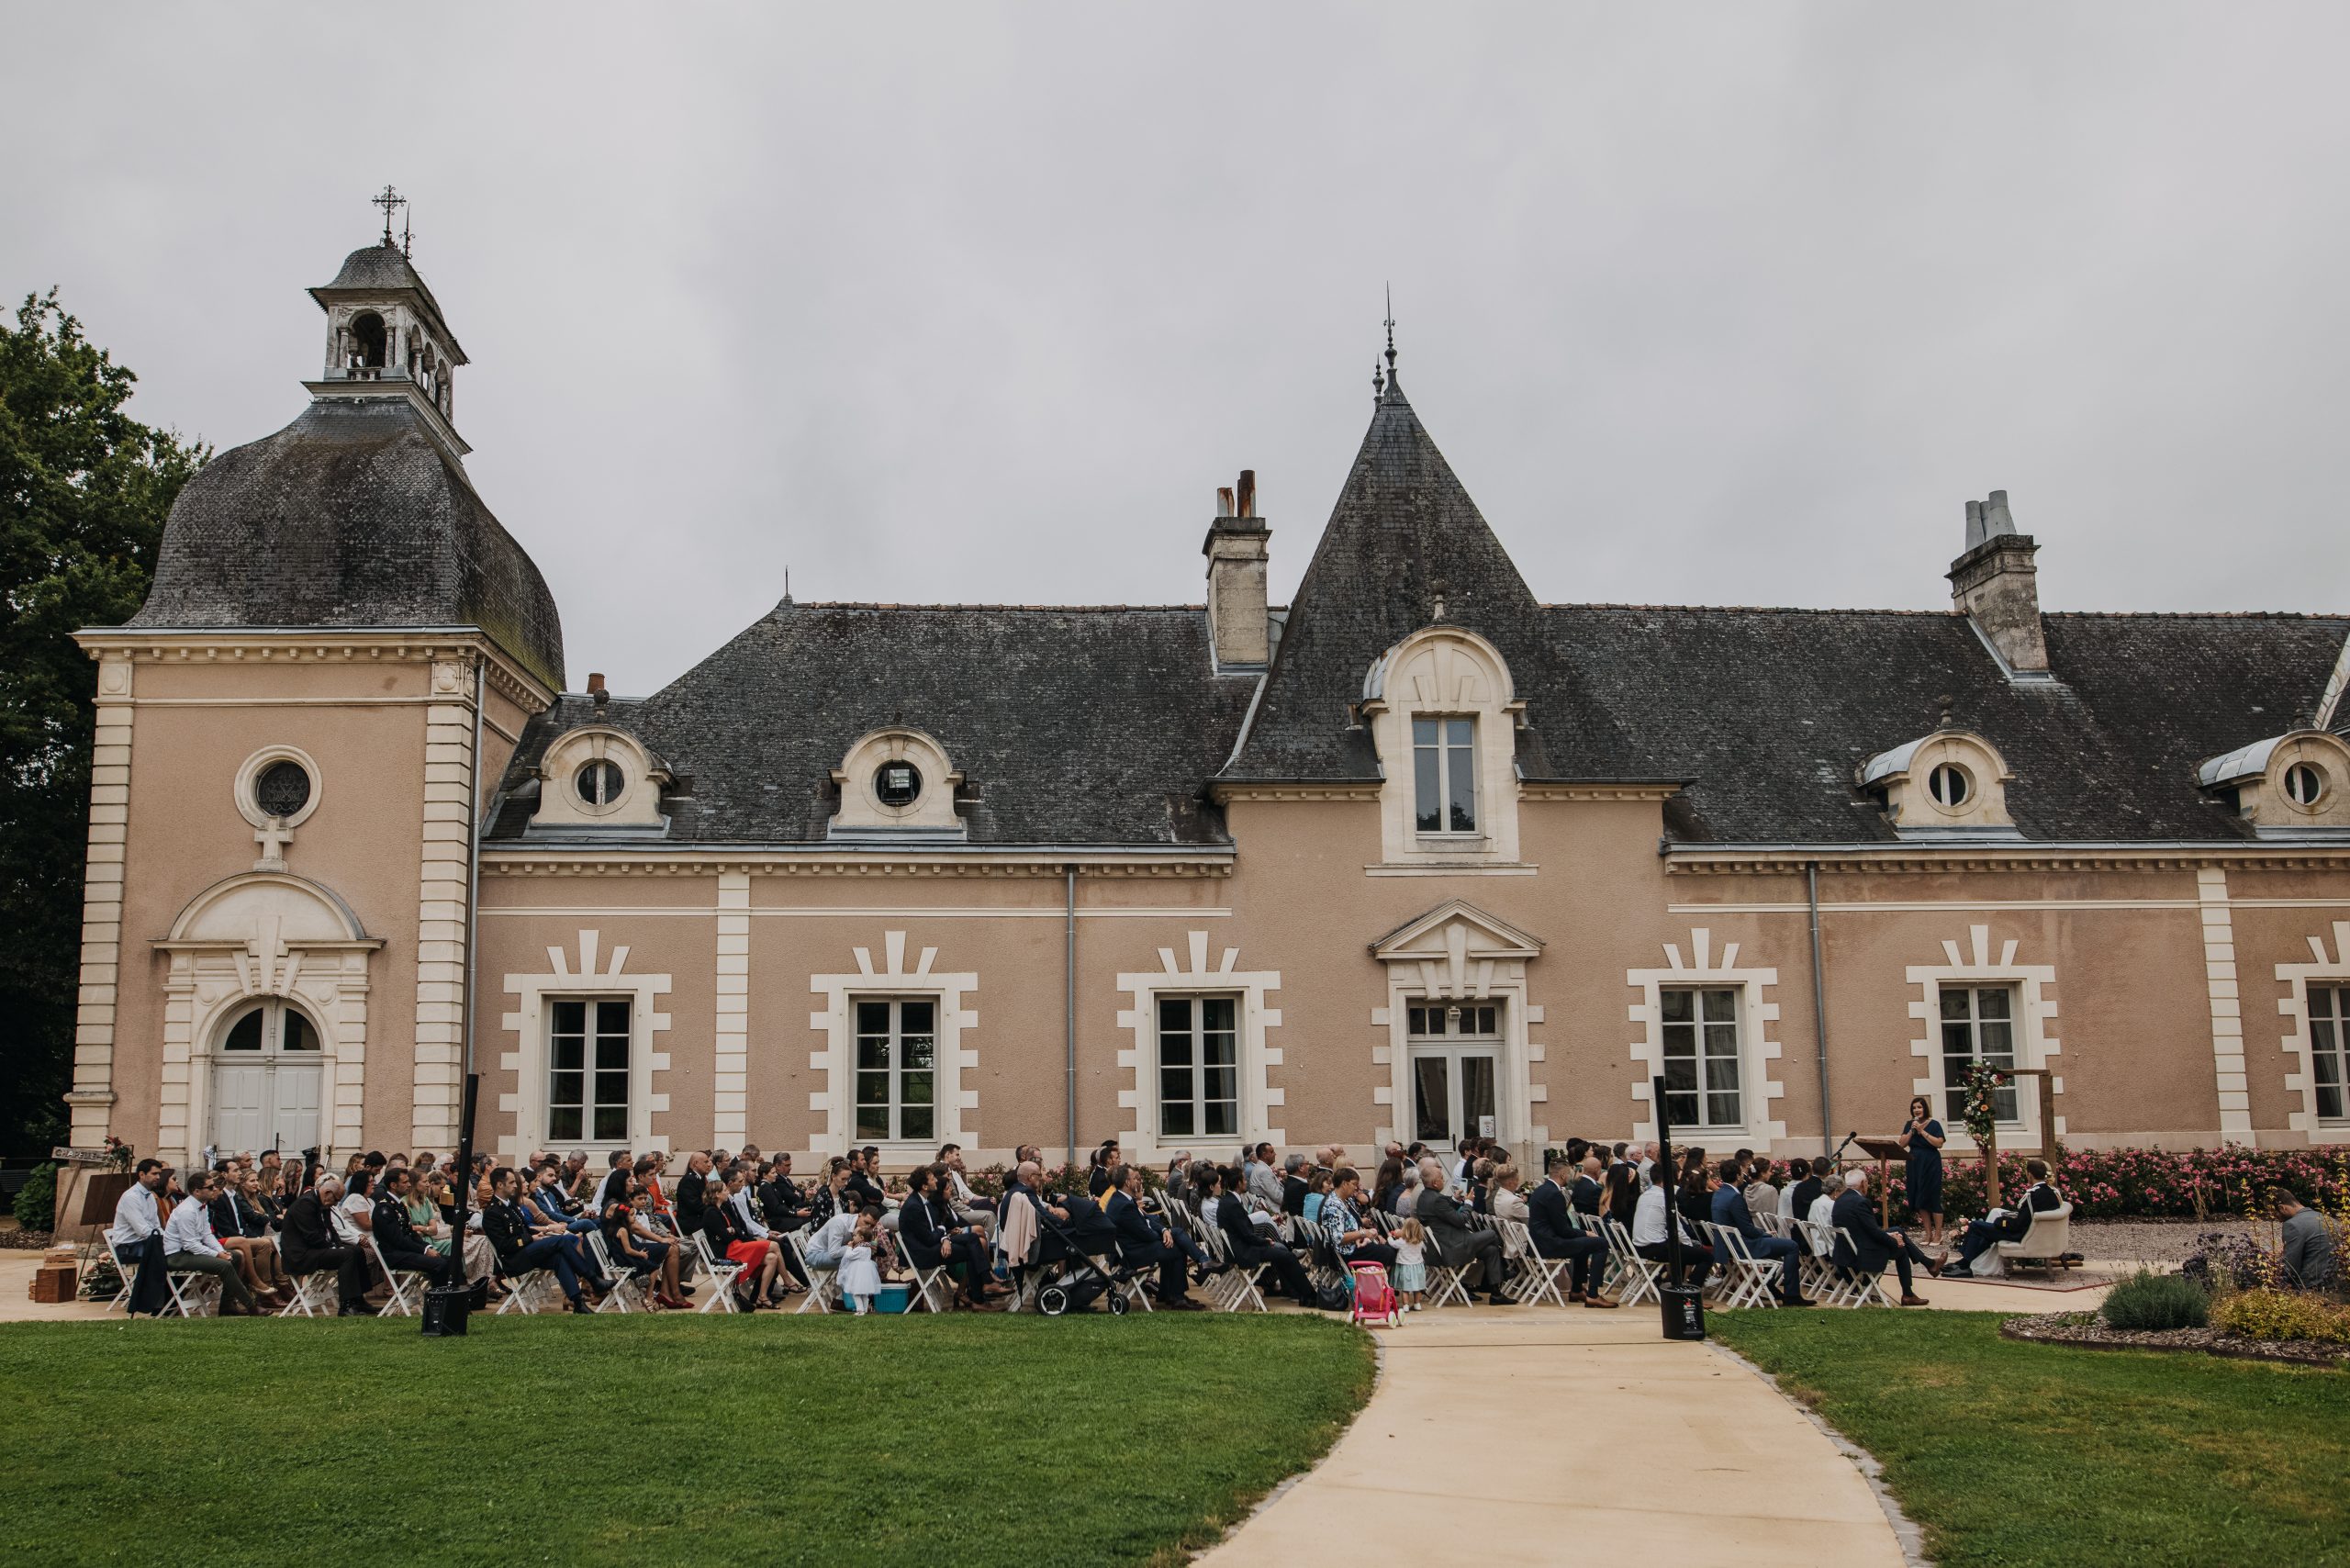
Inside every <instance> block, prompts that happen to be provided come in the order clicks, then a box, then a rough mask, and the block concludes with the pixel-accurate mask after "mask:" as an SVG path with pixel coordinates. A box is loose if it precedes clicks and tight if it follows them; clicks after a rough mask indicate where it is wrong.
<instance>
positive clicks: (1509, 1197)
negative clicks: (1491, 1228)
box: [1485, 1161, 1527, 1225]
mask: <svg viewBox="0 0 2350 1568" xmlns="http://www.w3.org/2000/svg"><path fill="white" fill-rule="evenodd" d="M1524 1180H1525V1178H1524V1177H1522V1176H1520V1175H1519V1174H1518V1172H1517V1167H1516V1166H1515V1165H1512V1164H1510V1163H1508V1162H1507V1161H1504V1162H1503V1163H1501V1164H1499V1165H1496V1166H1494V1170H1493V1178H1492V1180H1491V1182H1489V1183H1488V1184H1487V1185H1486V1188H1485V1206H1486V1207H1487V1209H1488V1210H1490V1211H1491V1212H1492V1214H1493V1216H1494V1218H1495V1219H1514V1220H1516V1221H1517V1222H1518V1223H1519V1224H1520V1225H1523V1224H1525V1223H1526V1212H1527V1211H1526V1199H1525V1197H1524V1195H1523V1194H1521V1193H1519V1192H1518V1187H1519V1184H1520V1183H1521V1182H1524Z"/></svg>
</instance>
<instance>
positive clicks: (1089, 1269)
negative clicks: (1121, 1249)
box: [1036, 1209, 1136, 1317]
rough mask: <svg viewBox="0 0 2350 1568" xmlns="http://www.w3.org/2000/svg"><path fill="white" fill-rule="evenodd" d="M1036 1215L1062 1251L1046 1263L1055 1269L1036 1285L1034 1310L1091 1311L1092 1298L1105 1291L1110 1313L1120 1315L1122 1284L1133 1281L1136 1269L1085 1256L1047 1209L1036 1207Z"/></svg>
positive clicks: (1057, 1314)
mask: <svg viewBox="0 0 2350 1568" xmlns="http://www.w3.org/2000/svg"><path fill="white" fill-rule="evenodd" d="M1036 1219H1037V1223H1038V1224H1039V1225H1041V1226H1043V1227H1044V1234H1045V1235H1046V1236H1049V1237H1051V1238H1053V1239H1054V1240H1055V1241H1057V1242H1058V1243H1059V1244H1060V1247H1061V1250H1062V1251H1063V1252H1064V1253H1065V1254H1066V1256H1065V1257H1063V1258H1060V1259H1058V1260H1056V1262H1055V1263H1053V1264H1048V1265H1046V1267H1049V1268H1057V1273H1055V1274H1054V1276H1053V1277H1052V1278H1051V1279H1050V1280H1048V1281H1046V1282H1045V1283H1044V1284H1043V1285H1041V1286H1039V1287H1038V1288H1037V1291H1036V1310H1037V1311H1039V1312H1041V1313H1043V1314H1044V1315H1045V1316H1047V1317H1060V1316H1066V1315H1068V1314H1069V1313H1072V1312H1091V1311H1092V1310H1093V1302H1094V1298H1095V1297H1097V1296H1100V1295H1102V1294H1103V1293H1105V1292H1106V1293H1108V1294H1109V1297H1110V1316H1113V1317H1124V1316H1125V1315H1126V1307H1127V1296H1128V1294H1129V1292H1128V1290H1127V1288H1126V1287H1127V1286H1128V1285H1130V1284H1131V1283H1132V1282H1133V1281H1134V1278H1135V1274H1136V1270H1134V1269H1133V1268H1131V1267H1129V1266H1127V1265H1126V1264H1124V1263H1121V1262H1119V1261H1117V1260H1115V1259H1114V1258H1112V1259H1106V1260H1105V1259H1099V1258H1090V1257H1088V1256H1086V1254H1085V1251H1084V1249H1082V1248H1081V1247H1080V1246H1079V1245H1078V1243H1077V1242H1076V1241H1075V1240H1073V1239H1072V1238H1070V1236H1069V1231H1068V1229H1067V1228H1066V1227H1065V1226H1062V1225H1061V1223H1060V1222H1059V1221H1058V1220H1056V1219H1055V1218H1053V1216H1052V1212H1051V1211H1050V1210H1048V1209H1040V1210H1039V1211H1038V1212H1037V1215H1036Z"/></svg>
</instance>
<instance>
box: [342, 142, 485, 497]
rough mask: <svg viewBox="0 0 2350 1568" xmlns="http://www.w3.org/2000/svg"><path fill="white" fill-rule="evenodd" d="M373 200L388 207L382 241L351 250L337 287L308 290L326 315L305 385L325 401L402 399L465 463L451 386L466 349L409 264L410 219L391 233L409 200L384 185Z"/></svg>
mask: <svg viewBox="0 0 2350 1568" xmlns="http://www.w3.org/2000/svg"><path fill="white" fill-rule="evenodd" d="M372 199H373V200H374V202H375V205H376V206H378V207H382V208H383V209H384V233H383V238H382V239H380V240H379V241H376V242H375V244H372V245H367V246H364V247H362V248H361V249H359V250H356V251H353V252H351V254H350V255H348V256H346V257H344V258H343V262H342V270H341V272H338V273H337V274H335V276H334V281H333V282H332V283H330V284H326V285H324V286H321V287H318V288H314V289H312V290H310V297H311V298H313V299H315V300H317V301H318V302H319V309H321V310H323V311H325V312H326V316H327V341H326V364H325V366H324V368H323V369H322V370H321V372H320V374H319V379H318V380H316V381H307V382H304V383H303V385H304V386H306V387H308V389H309V392H310V395H311V396H312V397H313V398H322V399H334V400H338V401H340V400H349V399H361V398H400V399H403V400H405V401H407V402H408V403H410V404H412V405H413V406H414V407H415V408H416V409H417V410H418V411H419V412H420V413H422V414H423V415H424V416H425V422H426V423H427V424H428V425H430V426H431V428H432V430H433V433H434V434H435V435H437V436H439V437H440V438H441V439H442V440H443V441H444V442H447V443H448V444H449V446H450V447H451V449H452V450H453V452H455V454H457V455H459V456H461V457H462V456H463V455H464V454H466V453H467V452H470V451H471V450H472V448H471V447H469V446H467V445H466V444H465V443H464V440H463V439H462V438H460V437H459V436H458V434H457V428H456V422H455V421H456V404H455V400H454V394H453V384H454V381H455V376H456V369H457V366H459V365H461V364H464V363H466V361H465V351H464V349H462V348H460V347H459V346H458V345H457V337H456V334H455V333H453V332H452V331H450V330H449V324H448V322H446V321H445V320H443V319H442V316H441V306H440V304H439V302H438V301H436V300H435V299H434V298H433V297H432V291H431V289H430V288H427V287H426V286H424V279H423V277H422V276H421V275H420V274H418V272H417V270H416V267H415V265H414V263H412V262H411V261H410V260H409V257H408V251H409V246H410V243H411V241H412V238H413V237H412V235H411V234H410V233H409V231H408V225H407V223H406V220H405V219H404V218H403V219H402V220H401V222H400V233H399V235H398V236H397V238H395V237H394V235H393V232H392V229H393V221H394V214H396V213H398V212H401V211H402V210H403V209H405V208H406V207H407V206H408V201H407V198H405V197H404V196H401V195H400V194H399V193H398V192H397V191H395V190H394V189H392V187H391V186H389V185H386V186H385V187H384V189H383V191H382V193H381V194H380V195H378V196H375V197H373V198H372Z"/></svg>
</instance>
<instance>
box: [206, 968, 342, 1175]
mask: <svg viewBox="0 0 2350 1568" xmlns="http://www.w3.org/2000/svg"><path fill="white" fill-rule="evenodd" d="M324 1077H325V1074H324V1071H323V1064H322V1062H321V1059H320V1056H319V1030H318V1025H315V1024H313V1023H311V1022H310V1020H309V1019H308V1017H306V1016H305V1015H304V1014H301V1013H299V1012H297V1010H296V1009H294V1008H291V1007H288V1006H287V1005H286V1004H285V1002H279V1001H275V1000H274V999H273V1000H269V1001H264V1002H255V1003H254V1004H252V1006H250V1007H247V1008H245V1009H244V1010H243V1011H241V1012H240V1013H236V1014H231V1015H230V1016H229V1021H228V1025H227V1026H226V1027H225V1028H224V1029H223V1030H222V1031H221V1035H220V1041H219V1044H218V1046H217V1047H214V1050H213V1056H212V1127H211V1137H209V1138H208V1139H207V1142H208V1143H210V1144H211V1145H212V1147H214V1148H220V1149H256V1150H258V1149H265V1148H276V1149H297V1150H298V1149H305V1148H316V1147H317V1146H318V1143H319V1091H320V1088H321V1086H322V1080H323V1079H324Z"/></svg>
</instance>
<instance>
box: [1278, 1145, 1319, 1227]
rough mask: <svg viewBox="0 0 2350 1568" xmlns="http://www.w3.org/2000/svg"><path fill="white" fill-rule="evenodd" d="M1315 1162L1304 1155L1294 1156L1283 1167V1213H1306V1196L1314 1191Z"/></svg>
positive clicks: (1284, 1162)
mask: <svg viewBox="0 0 2350 1568" xmlns="http://www.w3.org/2000/svg"><path fill="white" fill-rule="evenodd" d="M1313 1170H1314V1162H1313V1161H1312V1160H1310V1159H1306V1158H1305V1156H1304V1155H1302V1154H1292V1155H1291V1156H1290V1157H1289V1159H1287V1160H1285V1161H1283V1162H1282V1166H1281V1213H1283V1214H1285V1215H1303V1214H1304V1213H1305V1195H1306V1193H1310V1192H1312V1191H1313V1190H1314V1183H1313V1181H1312V1179H1311V1178H1312V1173H1313Z"/></svg>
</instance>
